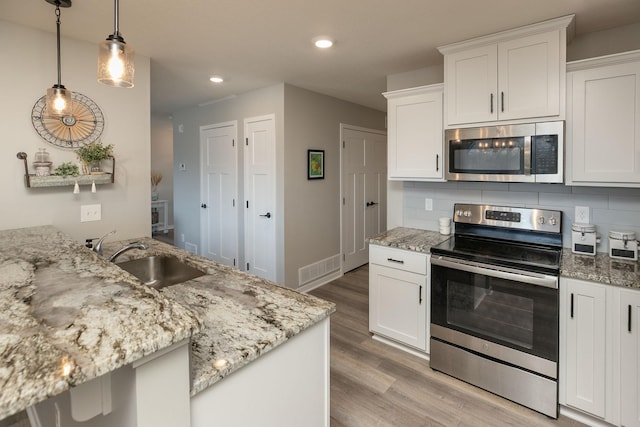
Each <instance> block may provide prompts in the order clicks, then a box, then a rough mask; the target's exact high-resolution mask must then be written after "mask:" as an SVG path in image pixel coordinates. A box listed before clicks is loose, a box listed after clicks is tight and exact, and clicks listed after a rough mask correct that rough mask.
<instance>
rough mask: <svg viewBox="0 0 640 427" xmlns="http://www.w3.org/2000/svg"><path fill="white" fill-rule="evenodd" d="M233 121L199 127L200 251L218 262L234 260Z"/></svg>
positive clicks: (235, 164) (235, 129)
mask: <svg viewBox="0 0 640 427" xmlns="http://www.w3.org/2000/svg"><path fill="white" fill-rule="evenodd" d="M237 134H238V125H237V122H235V121H234V122H227V123H220V124H216V125H211V126H203V127H201V128H200V159H201V169H200V170H201V174H202V176H201V186H200V188H201V189H202V190H201V191H202V202H201V205H200V207H201V216H200V218H201V219H200V223H201V227H200V229H201V233H202V236H201V240H202V255H203V256H204V257H207V258H209V259H212V260H214V261H217V262H219V263H222V264H226V265H230V266H234V267H236V266H237V262H238V261H237V260H238V213H237V212H238V211H237V209H238V208H237V203H238V202H237V198H238V184H237V179H238V178H237V176H238V157H237V144H236V140H237Z"/></svg>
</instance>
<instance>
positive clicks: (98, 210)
mask: <svg viewBox="0 0 640 427" xmlns="http://www.w3.org/2000/svg"><path fill="white" fill-rule="evenodd" d="M101 219H102V205H100V204H97V205H82V206H80V222H89V221H100V220H101Z"/></svg>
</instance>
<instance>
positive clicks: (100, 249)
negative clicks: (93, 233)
mask: <svg viewBox="0 0 640 427" xmlns="http://www.w3.org/2000/svg"><path fill="white" fill-rule="evenodd" d="M116 232H117V231H116V230H111V231H110V232H108V233H107V234H105V235H104V236H102V237H101V238H100V240H98V243H96V245H95V246H94V247H93V250H94V251H95V252H97V253H98V254H99V255H102V242H104V239H106V238H107V237H108V236H111V235H112V234H115V233H116Z"/></svg>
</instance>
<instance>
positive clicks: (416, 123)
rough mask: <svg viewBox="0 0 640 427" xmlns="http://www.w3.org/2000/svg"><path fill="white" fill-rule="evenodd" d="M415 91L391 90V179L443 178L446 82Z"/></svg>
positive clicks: (389, 137)
mask: <svg viewBox="0 0 640 427" xmlns="http://www.w3.org/2000/svg"><path fill="white" fill-rule="evenodd" d="M413 93H415V92H404V91H403V94H402V96H399V97H396V94H387V96H389V97H390V99H389V102H388V109H387V110H388V113H387V114H388V117H389V134H388V135H389V136H388V147H389V152H388V154H389V155H388V176H389V179H397V180H407V179H408V180H443V177H444V173H443V160H444V159H443V155H442V147H443V134H442V96H443V94H442V93H443V90H442V85H435V87H434V88H431V89H427V92H424V93H419V94H413Z"/></svg>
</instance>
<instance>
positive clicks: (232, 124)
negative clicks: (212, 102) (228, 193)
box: [199, 120, 240, 269]
mask: <svg viewBox="0 0 640 427" xmlns="http://www.w3.org/2000/svg"><path fill="white" fill-rule="evenodd" d="M224 127H235V136H234V141H235V142H234V143H235V156H234V159H233V163H234V165H233V166H234V169H235V185H234V188H233V193H234V195H235V197H234V198H235V203H236V230H235V240H236V250H235V254H234V256H235V259H236V260H237V262H236V264H237V265H236V266H234V268H237V269H240V258H239V255H240V222H239V217H238V204H239V202H240V201H239V199H238V197H239V193H238V191H239V171H238V152H239V149H238V145H239V142H238V121H237V120H230V121H228V122H220V123H213V124H209V125H203V126H200V134H199V138H200V203H204V200H205V188H206V185H204V176H203V175H204V165H203V163H204V144H203V141H202V133H203V132H204V131H207V130H210V129H218V128H224ZM200 209H201V210H200V255H201V256H203V257H205V258H206V256H205V253H206V249H205V248H206V245H205V239H207V243H208V236H205V234H206V233H205V230H204V229H205V227H204V226H203V222H204V216H203V215H204V213H203V212H202V208H200Z"/></svg>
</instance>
